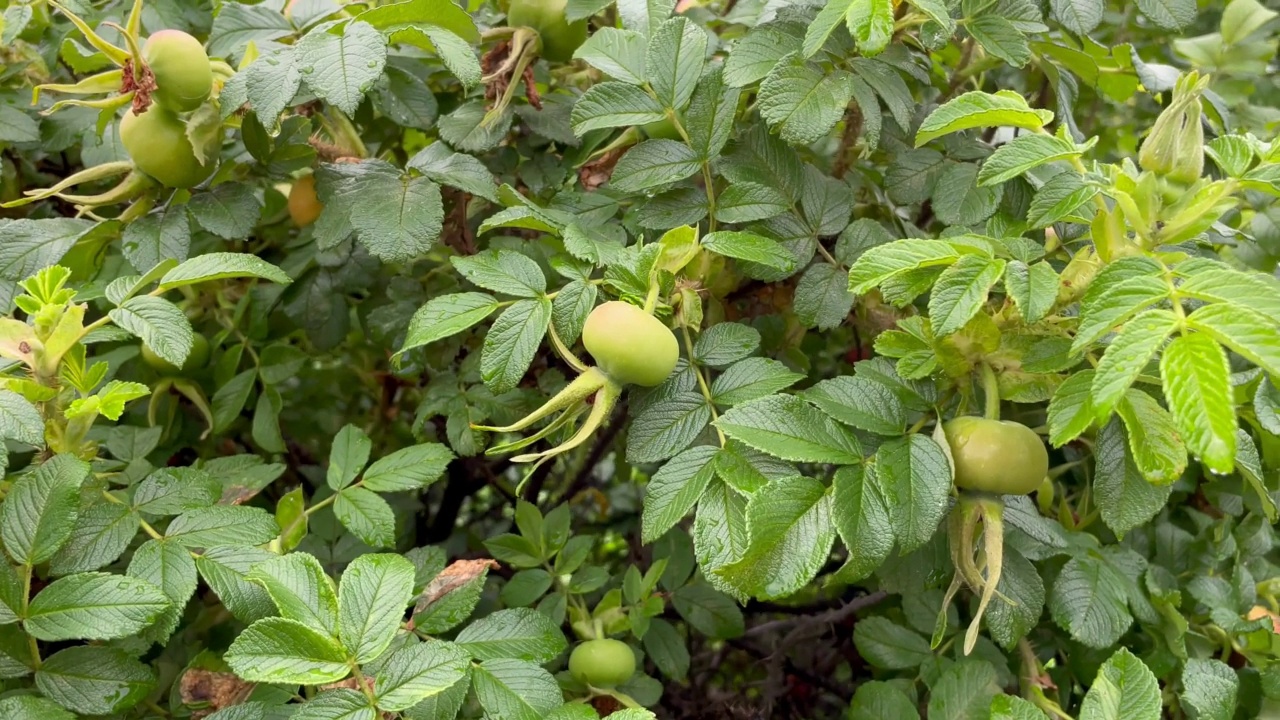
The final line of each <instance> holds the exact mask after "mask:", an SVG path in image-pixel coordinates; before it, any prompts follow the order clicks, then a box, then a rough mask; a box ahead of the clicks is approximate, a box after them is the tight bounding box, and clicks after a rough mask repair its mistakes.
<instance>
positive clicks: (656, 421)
mask: <svg viewBox="0 0 1280 720" xmlns="http://www.w3.org/2000/svg"><path fill="white" fill-rule="evenodd" d="M710 420H711V407H710V405H708V404H707V401H706V399H705V398H703V397H702V395H701V394H700V393H698V392H694V391H689V392H682V393H679V394H676V395H673V396H672V397H669V398H664V399H662V400H658V401H657V402H654V403H653V404H652V405H647V406H646V407H645V408H644V410H642V411H641V412H640V414H639V415H637V416H636V417H635V419H634V420H632V422H631V428H630V430H629V431H628V432H627V460H628V461H630V462H637V463H639V462H658V461H661V460H666V459H667V458H670V457H673V456H674V455H675V454H676V453H678V452H680V451H681V450H683V449H685V448H687V447H689V445H690V444H692V443H693V441H694V440H695V439H697V437H698V435H699V434H700V433H701V432H702V431H703V430H704V429H705V428H706V427H707V423H708V422H709V421H710Z"/></svg>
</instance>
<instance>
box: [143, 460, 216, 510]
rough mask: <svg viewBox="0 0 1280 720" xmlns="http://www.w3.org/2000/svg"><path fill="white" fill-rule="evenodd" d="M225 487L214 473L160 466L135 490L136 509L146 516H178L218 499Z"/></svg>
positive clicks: (211, 503)
mask: <svg viewBox="0 0 1280 720" xmlns="http://www.w3.org/2000/svg"><path fill="white" fill-rule="evenodd" d="M221 495H222V488H221V487H219V484H218V481H217V480H215V479H214V478H213V476H211V475H209V474H208V473H206V472H204V471H203V470H196V469H194V468H183V467H174V468H169V467H166V468H160V469H159V470H156V471H154V472H152V473H151V474H150V475H148V476H147V477H146V479H145V480H143V481H142V482H141V483H139V484H138V487H137V489H136V490H134V492H133V509H134V510H136V511H138V512H141V513H146V514H147V515H157V516H164V515H177V514H178V513H181V512H185V511H187V510H196V509H199V508H205V507H208V506H210V505H213V504H215V503H216V502H218V498H219V497H220V496H221Z"/></svg>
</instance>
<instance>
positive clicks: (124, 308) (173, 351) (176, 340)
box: [107, 266, 193, 367]
mask: <svg viewBox="0 0 1280 720" xmlns="http://www.w3.org/2000/svg"><path fill="white" fill-rule="evenodd" d="M179 267H181V266H179ZM175 269H176V268H175ZM107 314H108V315H109V316H110V317H111V321H112V322H114V323H115V324H116V325H119V326H120V327H122V328H124V329H125V330H128V331H129V332H131V333H133V334H134V335H136V336H138V337H140V338H142V342H144V343H146V344H147V347H149V348H151V349H152V350H154V351H155V353H156V354H157V355H159V356H160V357H162V358H164V359H165V360H167V361H168V362H169V363H170V364H172V365H175V366H177V367H182V364H183V363H184V362H185V361H186V359H187V354H188V353H190V352H191V345H192V343H193V340H192V334H193V333H192V331H191V322H190V321H189V320H187V316H186V315H185V314H184V313H183V312H182V311H181V310H179V309H178V306H177V305H174V304H173V303H171V302H169V301H168V300H165V299H163V298H158V297H154V296H152V295H140V296H138V297H132V298H129V299H128V300H126V301H125V302H124V304H123V305H121V306H120V307H117V308H113V309H112V310H111V311H110V312H108V313H107Z"/></svg>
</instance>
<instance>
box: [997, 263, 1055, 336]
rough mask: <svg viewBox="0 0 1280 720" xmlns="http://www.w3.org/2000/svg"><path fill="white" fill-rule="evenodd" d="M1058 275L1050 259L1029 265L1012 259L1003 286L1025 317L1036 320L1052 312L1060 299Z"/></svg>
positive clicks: (1029, 321) (1031, 321)
mask: <svg viewBox="0 0 1280 720" xmlns="http://www.w3.org/2000/svg"><path fill="white" fill-rule="evenodd" d="M1058 285H1059V277H1058V273H1057V271H1055V270H1054V269H1053V266H1052V265H1050V264H1049V263H1047V262H1038V263H1035V264H1034V265H1027V264H1026V263H1024V262H1022V261H1021V260H1011V261H1010V262H1009V264H1008V265H1007V266H1006V267H1005V272H1004V287H1005V292H1007V293H1008V294H1009V297H1011V298H1013V304H1014V305H1016V306H1018V312H1019V313H1020V314H1021V315H1022V319H1023V320H1026V321H1027V322H1028V323H1033V324H1034V323H1037V322H1040V321H1041V320H1043V319H1045V318H1046V317H1048V315H1049V311H1051V310H1052V309H1053V306H1054V304H1055V303H1056V302H1057V300H1058Z"/></svg>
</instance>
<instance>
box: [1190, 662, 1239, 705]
mask: <svg viewBox="0 0 1280 720" xmlns="http://www.w3.org/2000/svg"><path fill="white" fill-rule="evenodd" d="M1239 690H1240V678H1239V677H1238V676H1237V675H1236V671H1235V670H1232V669H1231V667H1230V666H1228V665H1227V664H1226V663H1223V662H1221V661H1219V660H1212V659H1209V658H1191V659H1189V660H1187V664H1186V666H1184V667H1183V669H1182V704H1183V706H1185V707H1187V708H1188V709H1194V710H1195V715H1196V717H1197V718H1198V719H1199V720H1231V718H1233V717H1235V712H1236V694H1237V693H1238V692H1239Z"/></svg>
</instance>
